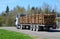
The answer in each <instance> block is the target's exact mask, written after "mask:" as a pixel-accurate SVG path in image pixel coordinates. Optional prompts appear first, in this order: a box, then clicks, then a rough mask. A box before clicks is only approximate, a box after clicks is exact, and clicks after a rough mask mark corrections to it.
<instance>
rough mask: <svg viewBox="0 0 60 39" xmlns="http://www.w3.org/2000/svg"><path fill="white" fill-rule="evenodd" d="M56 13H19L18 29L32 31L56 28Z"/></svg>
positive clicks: (17, 18)
mask: <svg viewBox="0 0 60 39" xmlns="http://www.w3.org/2000/svg"><path fill="white" fill-rule="evenodd" d="M55 19H56V14H43V13H40V14H19V15H17V17H16V21H15V25H16V27H17V29H25V30H31V31H40V30H50V29H56V28H57V24H56V20H55Z"/></svg>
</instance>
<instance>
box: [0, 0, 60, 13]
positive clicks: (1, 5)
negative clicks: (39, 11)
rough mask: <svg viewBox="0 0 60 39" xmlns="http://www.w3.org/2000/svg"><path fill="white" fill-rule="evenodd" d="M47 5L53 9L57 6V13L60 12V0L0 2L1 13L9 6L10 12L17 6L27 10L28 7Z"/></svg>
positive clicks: (5, 0) (4, 0)
mask: <svg viewBox="0 0 60 39" xmlns="http://www.w3.org/2000/svg"><path fill="white" fill-rule="evenodd" d="M45 3H46V4H49V5H50V6H51V7H52V8H55V5H57V11H58V12H60V0H58V1H56V0H0V12H2V11H5V10H6V7H7V6H9V9H10V10H13V8H14V7H16V6H17V5H18V6H21V7H25V9H27V7H28V5H30V7H43V5H44V4H45Z"/></svg>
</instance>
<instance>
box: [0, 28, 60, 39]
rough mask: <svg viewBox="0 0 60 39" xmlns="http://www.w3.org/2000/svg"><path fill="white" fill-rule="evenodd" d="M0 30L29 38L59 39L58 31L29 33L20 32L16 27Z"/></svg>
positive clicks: (28, 31) (59, 30)
mask: <svg viewBox="0 0 60 39" xmlns="http://www.w3.org/2000/svg"><path fill="white" fill-rule="evenodd" d="M0 29H6V30H11V31H16V32H22V33H25V34H28V35H30V36H35V37H37V38H47V39H60V29H56V30H50V31H38V32H37V31H30V30H20V29H16V27H0Z"/></svg>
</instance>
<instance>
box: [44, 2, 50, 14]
mask: <svg viewBox="0 0 60 39" xmlns="http://www.w3.org/2000/svg"><path fill="white" fill-rule="evenodd" d="M43 12H44V13H46V14H48V13H51V7H50V6H49V5H48V4H46V3H45V4H44V8H43Z"/></svg>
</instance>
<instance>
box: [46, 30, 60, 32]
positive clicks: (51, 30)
mask: <svg viewBox="0 0 60 39" xmlns="http://www.w3.org/2000/svg"><path fill="white" fill-rule="evenodd" d="M46 32H60V30H49V31H46Z"/></svg>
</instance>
